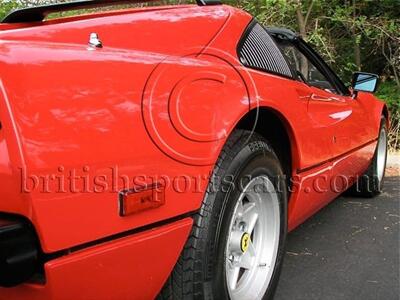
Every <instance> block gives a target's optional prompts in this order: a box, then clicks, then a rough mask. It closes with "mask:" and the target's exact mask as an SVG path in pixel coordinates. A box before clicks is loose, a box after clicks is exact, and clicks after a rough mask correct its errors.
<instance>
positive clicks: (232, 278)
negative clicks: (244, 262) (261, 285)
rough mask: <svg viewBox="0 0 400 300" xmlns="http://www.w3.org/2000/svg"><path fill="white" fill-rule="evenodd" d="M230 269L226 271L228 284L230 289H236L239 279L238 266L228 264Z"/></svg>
mask: <svg viewBox="0 0 400 300" xmlns="http://www.w3.org/2000/svg"><path fill="white" fill-rule="evenodd" d="M229 268H230V270H229V271H228V284H229V287H230V288H231V290H234V289H236V286H237V283H238V280H239V273H240V267H239V266H235V265H233V264H230V267H229Z"/></svg>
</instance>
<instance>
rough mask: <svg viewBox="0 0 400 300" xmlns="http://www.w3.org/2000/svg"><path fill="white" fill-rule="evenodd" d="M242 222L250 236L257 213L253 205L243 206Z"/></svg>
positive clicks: (255, 222)
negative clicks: (244, 223)
mask: <svg viewBox="0 0 400 300" xmlns="http://www.w3.org/2000/svg"><path fill="white" fill-rule="evenodd" d="M243 220H244V221H245V222H246V224H247V233H248V234H252V233H253V230H254V227H255V226H256V224H257V221H258V212H257V209H256V205H255V203H252V204H247V206H245V210H244V214H243Z"/></svg>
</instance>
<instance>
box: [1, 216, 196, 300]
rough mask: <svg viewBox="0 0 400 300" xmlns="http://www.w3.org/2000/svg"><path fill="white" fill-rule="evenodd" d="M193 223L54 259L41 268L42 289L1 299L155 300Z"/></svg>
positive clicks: (28, 288) (24, 289)
mask: <svg viewBox="0 0 400 300" xmlns="http://www.w3.org/2000/svg"><path fill="white" fill-rule="evenodd" d="M192 223H193V221H192V219H191V218H187V219H183V220H181V221H178V222H176V223H173V224H170V225H166V226H163V227H160V228H157V229H154V230H152V231H148V232H143V233H139V234H134V235H132V236H129V237H125V238H121V239H119V240H117V241H111V242H107V243H104V244H101V245H97V246H94V247H92V248H90V249H89V250H84V251H77V252H75V253H73V254H70V255H67V256H64V257H60V258H57V259H55V260H52V261H50V262H48V263H46V264H45V272H46V284H44V285H42V286H39V285H37V284H25V285H23V286H20V287H18V288H11V289H0V299H30V300H36V299H37V300H47V299H60V300H61V299H65V300H69V299H99V300H100V299H154V298H155V297H156V296H157V293H158V291H159V289H160V286H162V285H163V284H164V282H165V278H167V277H168V276H169V273H170V270H171V269H172V268H173V267H174V265H175V263H176V261H177V259H178V256H179V253H180V251H181V249H182V247H183V245H184V243H185V241H186V239H187V237H188V235H189V232H190V230H191V226H192ZM160 245H168V246H167V247H162V248H161V247H160ZM132 270H135V271H134V272H132Z"/></svg>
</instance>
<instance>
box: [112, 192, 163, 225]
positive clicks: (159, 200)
mask: <svg viewBox="0 0 400 300" xmlns="http://www.w3.org/2000/svg"><path fill="white" fill-rule="evenodd" d="M164 204H165V187H164V186H163V185H161V184H152V185H149V186H146V187H141V188H135V189H132V190H125V191H121V192H120V193H119V214H120V216H122V217H126V216H129V215H133V214H136V213H139V212H142V211H145V210H149V209H155V208H158V207H160V206H163V205H164Z"/></svg>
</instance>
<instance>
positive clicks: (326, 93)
mask: <svg viewBox="0 0 400 300" xmlns="http://www.w3.org/2000/svg"><path fill="white" fill-rule="evenodd" d="M278 44H279V45H280V48H281V50H282V52H283V53H284V55H285V57H286V58H287V60H288V62H289V64H290V66H291V68H292V69H293V71H294V72H295V73H296V75H297V79H298V80H299V81H301V82H302V83H303V85H307V88H305V87H303V88H302V95H301V97H302V98H304V97H307V99H308V114H309V116H310V119H311V120H312V122H313V123H314V125H315V126H317V127H318V128H321V129H322V133H321V134H323V135H324V136H325V138H328V139H330V147H331V152H332V159H334V158H337V157H340V156H341V155H343V154H345V153H347V152H349V151H351V150H353V149H356V148H357V147H359V146H361V145H363V144H364V143H365V142H366V140H367V134H368V132H367V130H366V129H365V128H366V126H362V124H363V123H364V122H365V121H364V120H363V119H365V118H363V116H365V110H364V108H363V107H362V106H361V105H360V104H359V103H358V102H357V101H356V100H355V99H353V98H352V97H351V96H350V93H349V91H348V90H347V89H346V88H345V86H344V85H343V84H342V83H341V81H340V80H339V79H338V77H337V76H336V75H335V74H334V73H333V72H332V71H331V70H330V69H329V67H328V66H327V65H326V64H325V63H324V61H323V60H322V59H321V58H320V57H319V56H318V54H316V53H315V52H314V51H313V50H312V49H311V48H310V47H309V46H308V45H307V44H306V43H305V42H303V41H302V40H299V39H297V40H293V41H289V40H281V41H279V40H278ZM364 129H365V132H364ZM354 133H357V134H354Z"/></svg>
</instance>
